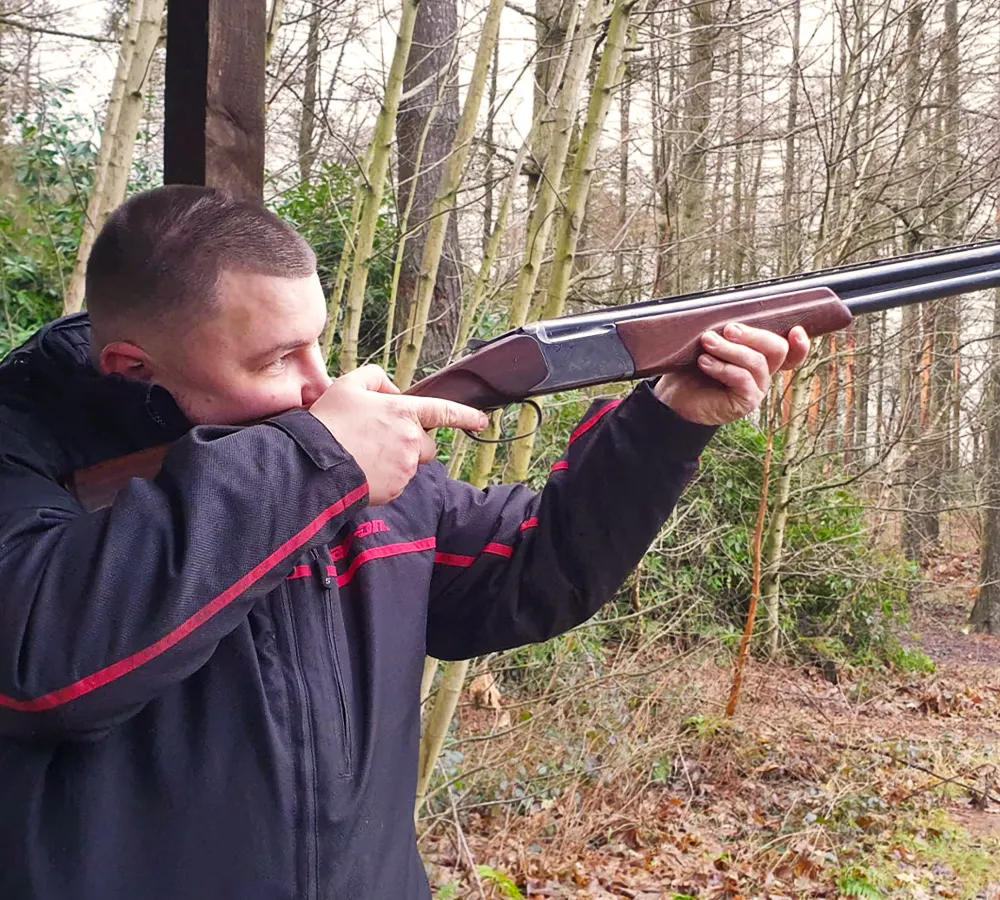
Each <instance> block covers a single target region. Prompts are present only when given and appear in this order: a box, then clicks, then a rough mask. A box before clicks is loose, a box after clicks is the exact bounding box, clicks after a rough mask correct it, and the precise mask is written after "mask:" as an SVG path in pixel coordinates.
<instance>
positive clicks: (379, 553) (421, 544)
mask: <svg viewBox="0 0 1000 900" xmlns="http://www.w3.org/2000/svg"><path fill="white" fill-rule="evenodd" d="M436 546H437V538H433V537H429V538H421V539H420V540H419V541H408V542H406V543H405V544H385V545H384V546H382V547H372V548H371V549H370V550H365V551H363V552H361V553H359V554H358V555H357V556H355V557H354V559H352V560H351V564H350V565H349V566H348V567H347V571H346V572H344V574H343V575H337V570H336V569H335V568H334V567H333V566H330V567H329V568H328V569H327V573H328V574H330V575H337V587H344V585H346V584H350V582H351V579H352V578H354V575H355V573H356V572H357V571H358V569H359V568H361V566H363V565H364V564H365V563H366V562H369V561H370V560H373V559H387V558H388V557H390V556H401V555H402V554H404V553H423V552H424V551H425V550H433V549H434V548H435V547H436Z"/></svg>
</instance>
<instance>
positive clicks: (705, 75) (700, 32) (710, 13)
mask: <svg viewBox="0 0 1000 900" xmlns="http://www.w3.org/2000/svg"><path fill="white" fill-rule="evenodd" d="M688 22H689V26H690V29H691V31H690V35H691V37H690V40H691V45H690V51H689V52H690V55H689V59H688V69H687V85H686V88H685V91H686V95H687V102H686V104H685V110H684V135H683V138H682V140H683V149H682V150H681V154H680V160H679V162H678V169H677V193H678V196H677V238H676V239H677V242H678V256H677V260H678V263H677V292H678V293H684V292H685V291H690V290H693V289H695V288H696V287H698V282H699V279H700V278H701V277H702V270H703V265H702V263H703V260H702V256H703V250H704V242H703V241H702V240H701V239H700V232H701V230H702V229H703V228H704V225H705V175H706V166H707V162H708V143H709V134H708V127H709V124H710V122H711V114H712V72H713V69H714V65H715V45H716V42H717V40H718V36H719V27H718V25H717V24H716V21H715V0H695V2H692V3H690V4H689V6H688Z"/></svg>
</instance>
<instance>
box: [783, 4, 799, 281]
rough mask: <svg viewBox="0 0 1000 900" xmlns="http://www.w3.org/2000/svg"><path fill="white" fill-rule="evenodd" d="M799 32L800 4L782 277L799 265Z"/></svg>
mask: <svg viewBox="0 0 1000 900" xmlns="http://www.w3.org/2000/svg"><path fill="white" fill-rule="evenodd" d="M801 30H802V4H801V0H793V3H792V48H791V50H792V61H791V64H790V65H789V67H788V118H787V121H786V124H785V171H784V189H783V192H782V197H781V212H782V225H783V226H784V227H783V228H782V235H783V237H784V240H783V241H782V242H781V246H782V251H783V252H782V263H783V268H784V271H785V272H786V273H791V272H797V271H799V268H800V267H801V265H802V258H801V244H802V235H801V233H800V231H799V227H800V226H799V209H798V191H799V188H798V167H797V164H798V157H797V153H796V140H795V133H796V129H797V128H798V124H799V78H800V77H801V63H800V61H799V52H800V41H801V38H800V34H801Z"/></svg>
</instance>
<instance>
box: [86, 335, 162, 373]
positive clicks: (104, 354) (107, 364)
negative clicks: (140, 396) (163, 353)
mask: <svg viewBox="0 0 1000 900" xmlns="http://www.w3.org/2000/svg"><path fill="white" fill-rule="evenodd" d="M98 367H99V369H100V371H101V374H102V375H122V376H123V377H125V378H131V379H133V380H134V381H150V380H152V377H153V362H152V360H151V359H150V358H149V354H148V353H147V352H146V351H145V350H143V349H142V347H139V346H138V345H136V344H132V343H129V342H128V341H112V342H111V343H110V344H107V345H106V346H105V347H104V349H103V350H101V358H100V361H99V364H98Z"/></svg>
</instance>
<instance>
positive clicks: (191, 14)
mask: <svg viewBox="0 0 1000 900" xmlns="http://www.w3.org/2000/svg"><path fill="white" fill-rule="evenodd" d="M266 19H267V17H266V10H265V3H264V0H256V2H253V0H250V2H248V0H168V5H167V66H166V88H165V90H164V120H165V121H164V136H163V181H164V183H165V184H206V185H210V186H212V187H219V188H222V189H224V190H226V191H228V192H229V193H231V194H232V195H233V196H235V197H238V198H239V199H242V200H258V201H259V200H261V199H263V194H264V44H265V37H266V31H267V22H266Z"/></svg>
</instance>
